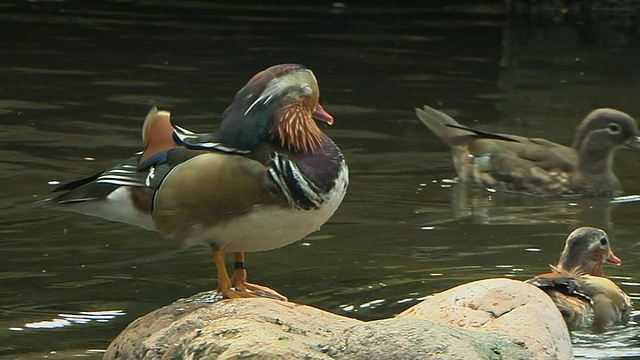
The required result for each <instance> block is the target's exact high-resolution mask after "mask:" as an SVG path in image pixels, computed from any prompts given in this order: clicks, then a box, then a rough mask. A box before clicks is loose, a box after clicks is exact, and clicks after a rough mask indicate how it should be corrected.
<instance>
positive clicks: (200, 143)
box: [173, 125, 251, 155]
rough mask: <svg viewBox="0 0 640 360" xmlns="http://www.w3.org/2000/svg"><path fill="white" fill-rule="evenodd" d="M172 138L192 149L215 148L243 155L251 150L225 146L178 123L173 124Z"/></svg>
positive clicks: (207, 135)
mask: <svg viewBox="0 0 640 360" xmlns="http://www.w3.org/2000/svg"><path fill="white" fill-rule="evenodd" d="M173 138H174V139H176V141H177V142H178V143H179V144H181V145H184V146H185V147H186V148H188V149H193V150H216V151H221V152H224V153H228V154H239V155H245V154H248V153H250V152H251V151H250V150H242V149H237V148H234V147H229V146H226V145H224V144H222V143H220V142H217V141H213V139H212V138H211V135H210V134H196V133H194V132H193V131H191V130H188V129H185V128H183V127H181V126H178V125H173Z"/></svg>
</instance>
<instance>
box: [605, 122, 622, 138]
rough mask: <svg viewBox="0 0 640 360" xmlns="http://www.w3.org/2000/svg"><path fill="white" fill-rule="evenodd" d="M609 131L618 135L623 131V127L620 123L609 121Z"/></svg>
mask: <svg viewBox="0 0 640 360" xmlns="http://www.w3.org/2000/svg"><path fill="white" fill-rule="evenodd" d="M607 132H608V133H609V134H611V135H618V134H620V132H622V127H621V126H620V124H618V123H609V125H607Z"/></svg>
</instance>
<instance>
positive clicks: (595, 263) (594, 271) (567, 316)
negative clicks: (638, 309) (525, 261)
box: [527, 227, 632, 331]
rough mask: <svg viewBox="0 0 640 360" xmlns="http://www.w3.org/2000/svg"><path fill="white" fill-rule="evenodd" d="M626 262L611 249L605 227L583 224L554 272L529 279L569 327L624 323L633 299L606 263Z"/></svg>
mask: <svg viewBox="0 0 640 360" xmlns="http://www.w3.org/2000/svg"><path fill="white" fill-rule="evenodd" d="M605 263H612V264H615V265H620V264H621V263H622V261H621V260H620V258H618V257H617V256H616V255H615V254H614V253H613V251H612V250H611V241H610V240H609V237H608V236H607V233H605V232H604V231H603V230H601V229H598V228H592V227H581V228H578V229H576V230H574V231H573V232H572V233H571V234H569V236H568V237H567V240H566V242H565V246H564V249H563V250H562V254H561V255H560V260H558V264H557V265H555V266H551V272H550V273H546V274H540V275H537V276H536V277H534V278H532V279H529V280H527V282H528V283H529V284H532V285H535V286H537V287H538V288H540V289H542V290H544V291H545V292H546V293H547V294H548V295H549V296H550V297H551V299H552V300H553V302H554V303H555V304H556V306H557V307H558V310H560V313H561V314H562V316H563V317H564V320H565V322H566V323H567V327H568V328H569V330H575V329H583V328H593V329H594V330H597V331H602V330H604V329H605V328H606V327H607V326H610V325H615V324H624V323H625V322H626V321H627V320H628V319H629V315H630V313H631V310H632V304H631V298H629V296H628V295H627V294H625V292H624V291H622V289H620V288H619V287H618V285H616V284H615V283H614V282H613V281H611V280H609V279H607V277H606V276H605V274H604V264H605Z"/></svg>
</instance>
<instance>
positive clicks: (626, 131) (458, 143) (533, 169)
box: [416, 106, 640, 196]
mask: <svg viewBox="0 0 640 360" xmlns="http://www.w3.org/2000/svg"><path fill="white" fill-rule="evenodd" d="M416 115H417V116H418V119H420V121H422V123H424V124H425V125H426V126H427V127H428V128H429V129H430V130H431V131H433V132H434V133H435V134H436V135H437V136H438V137H440V138H441V139H442V140H443V141H444V142H445V143H447V144H448V145H449V146H450V147H451V151H452V155H453V162H454V164H455V167H456V171H457V173H458V177H459V178H460V180H462V181H468V182H474V183H476V184H478V185H481V186H483V187H488V188H494V189H497V190H504V191H510V192H518V193H525V194H530V195H538V196H617V195H619V194H620V193H621V192H622V190H621V188H620V182H619V181H618V178H617V177H616V175H615V174H614V173H613V157H614V153H615V151H616V150H617V149H618V148H620V147H627V148H629V149H633V150H636V151H640V136H638V135H639V134H638V126H637V124H636V122H635V120H634V119H633V118H632V117H630V116H629V115H627V114H625V113H623V112H621V111H618V110H613V109H596V110H594V111H592V112H591V113H589V114H588V115H587V116H586V117H585V118H584V120H582V123H581V124H580V125H579V126H578V128H577V130H576V133H575V137H574V140H573V145H572V146H571V147H567V146H564V145H560V144H556V143H553V142H551V141H548V140H545V139H538V138H525V137H521V136H516V135H507V134H492V133H489V132H485V131H480V130H475V129H471V128H467V127H465V126H462V125H460V124H459V123H458V122H457V121H456V120H454V119H452V118H451V117H449V116H448V115H447V114H445V113H443V112H441V111H438V110H435V109H433V108H430V107H428V106H424V108H423V109H416Z"/></svg>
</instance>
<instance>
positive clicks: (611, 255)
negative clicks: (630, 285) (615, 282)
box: [607, 250, 622, 265]
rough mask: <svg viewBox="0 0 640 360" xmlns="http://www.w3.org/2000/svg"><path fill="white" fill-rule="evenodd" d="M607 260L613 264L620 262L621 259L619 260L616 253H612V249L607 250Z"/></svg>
mask: <svg viewBox="0 0 640 360" xmlns="http://www.w3.org/2000/svg"><path fill="white" fill-rule="evenodd" d="M607 262H608V263H612V264H615V265H620V264H622V260H620V258H619V257H617V256H616V254H614V253H613V250H610V251H609V257H608V258H607Z"/></svg>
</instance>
